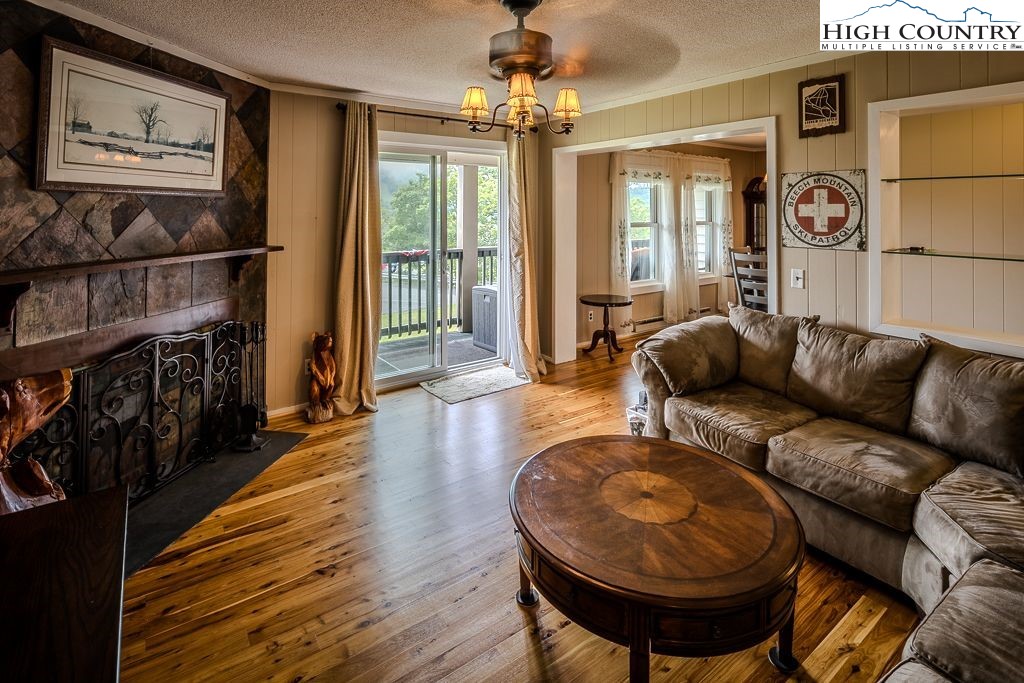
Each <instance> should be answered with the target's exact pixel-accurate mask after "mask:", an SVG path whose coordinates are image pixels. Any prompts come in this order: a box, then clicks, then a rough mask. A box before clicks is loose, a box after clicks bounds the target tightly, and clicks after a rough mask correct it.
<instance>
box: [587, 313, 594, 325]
mask: <svg viewBox="0 0 1024 683" xmlns="http://www.w3.org/2000/svg"><path fill="white" fill-rule="evenodd" d="M587 322H591V323H592V322H594V312H593V311H587Z"/></svg>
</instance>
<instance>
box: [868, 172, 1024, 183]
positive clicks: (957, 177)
mask: <svg viewBox="0 0 1024 683" xmlns="http://www.w3.org/2000/svg"><path fill="white" fill-rule="evenodd" d="M986 178H1016V179H1018V180H1024V173H990V174H986V175H936V176H916V177H910V178H882V182H883V183H906V182H911V181H916V180H984V179H986Z"/></svg>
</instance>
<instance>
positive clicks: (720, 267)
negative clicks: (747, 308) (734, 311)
mask: <svg viewBox="0 0 1024 683" xmlns="http://www.w3.org/2000/svg"><path fill="white" fill-rule="evenodd" d="M684 163H685V165H686V166H687V168H688V173H687V176H688V177H687V181H688V184H689V187H690V189H689V191H688V192H687V194H688V195H689V196H690V198H691V199H690V201H693V200H694V198H695V197H696V193H697V192H711V203H710V205H709V206H708V209H709V210H710V213H711V236H710V238H711V240H712V242H711V243H712V244H713V245H714V246H713V251H711V253H709V254H708V260H709V262H710V265H711V267H712V270H713V273H714V275H715V276H717V283H718V288H717V289H718V295H717V300H716V304H715V306H716V308H717V310H718V312H719V313H727V312H728V311H729V293H730V292H731V291H732V288H733V287H734V286H735V285H734V283H733V280H732V278H731V277H728V274H729V273H731V272H732V259H731V257H730V250H731V249H732V166H731V164H730V162H729V160H728V159H721V158H719V157H703V156H690V155H687V156H686V157H685V160H684ZM694 254H696V244H694Z"/></svg>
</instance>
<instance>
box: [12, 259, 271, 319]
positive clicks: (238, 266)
mask: <svg viewBox="0 0 1024 683" xmlns="http://www.w3.org/2000/svg"><path fill="white" fill-rule="evenodd" d="M274 251H284V247H282V246H278V245H272V244H265V245H259V246H254V247H239V248H235V249H208V250H204V251H192V252H183V253H180V254H162V255H157V256H136V257H132V258H119V259H106V260H101V261H82V262H80V263H68V264H65V265H59V266H43V267H41V268H26V269H23V270H5V271H0V326H2V327H10V326H11V323H12V322H13V319H14V310H15V308H17V305H18V298H19V297H20V296H21V295H22V294H24V293H25V292H27V291H28V290H29V288H31V287H32V283H33V282H40V281H44V280H60V279H64V278H70V277H76V276H79V275H90V274H92V273H107V272H110V271H113V270H133V269H135V268H150V267H154V266H166V265H171V264H175V263H189V262H192V261H212V260H215V259H224V260H226V261H227V262H228V264H229V267H230V274H231V279H232V280H234V281H237V280H238V276H239V273H240V272H241V270H242V267H243V266H245V264H246V263H247V262H249V261H250V260H252V258H253V257H254V256H257V255H259V254H269V253H270V252H274Z"/></svg>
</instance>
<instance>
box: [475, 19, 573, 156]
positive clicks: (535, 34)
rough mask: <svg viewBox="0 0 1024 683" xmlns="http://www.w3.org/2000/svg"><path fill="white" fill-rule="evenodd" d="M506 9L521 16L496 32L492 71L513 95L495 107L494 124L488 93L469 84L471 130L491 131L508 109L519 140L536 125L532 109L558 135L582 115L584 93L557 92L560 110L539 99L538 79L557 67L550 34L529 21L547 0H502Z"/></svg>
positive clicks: (545, 76) (493, 42) (569, 129)
mask: <svg viewBox="0 0 1024 683" xmlns="http://www.w3.org/2000/svg"><path fill="white" fill-rule="evenodd" d="M499 2H500V4H501V6H502V7H504V8H505V9H507V10H508V11H509V12H511V13H512V16H514V17H516V19H517V21H518V23H517V26H516V28H514V29H512V30H509V31H502V32H501V33H496V34H494V35H493V36H491V49H490V71H491V75H492V76H494V77H495V78H499V79H502V80H504V81H505V82H506V83H507V84H508V99H507V100H506V101H505V102H502V103H501V104H499V105H498V106H497V107H495V108H494V115H493V116H492V117H491V123H490V125H489V126H487V127H484V120H485V119H486V118H487V117H488V116H489V115H490V113H491V112H490V109H489V108H488V106H487V93H486V92H485V91H484V89H483V88H482V87H480V86H470V87H468V88H466V95H465V97H464V98H463V100H462V107H461V109H460V111H461V112H462V114H464V115H466V116H469V117H470V120H469V129H470V130H471V131H473V132H474V133H486V132H487V131H489V130H491V129H492V128H494V125H495V122H496V121H497V119H498V111H499V110H500V109H501V108H502V107H506V106H507V107H508V108H509V113H508V117H507V119H506V120H507V121H508V123H509V124H510V125H511V126H512V131H513V134H514V135H515V137H516V139H522V138H523V136H525V135H526V131H527V130H528V129H530V128H533V127H534V126H535V125H536V119H535V117H534V113H533V108H534V107H539V108H540V109H541V110H543V112H544V119H545V123H546V124H547V126H548V129H549V130H550V131H551V132H552V133H555V134H556V135H568V134H569V133H571V132H572V129H573V125H574V124H573V121H572V119H574V118H575V117H577V116H582V115H583V111H582V108H581V107H580V98H579V93H577V92H576V89H575V88H562V89H560V90H559V91H558V97H557V99H556V101H555V108H554V110H552V111H551V112H549V111H548V109H547V107H545V106H544V105H543V104H541V103H540V100H539V99H538V98H537V89H536V81H538V80H544V79H545V78H549V77H550V76H551V75H552V74H553V73H554V71H555V60H554V57H553V55H552V51H551V36H549V35H548V34H546V33H542V32H540V31H533V30H531V29H528V28H526V25H525V20H526V17H527V16H529V15H530V13H531V12H533V10H535V9H537V7H538V6H539V5H540V4H541V2H543V0H499ZM552 115H554V116H556V117H559V119H560V121H559V127H558V128H557V129H556V128H555V127H554V126H552V125H551V116H552Z"/></svg>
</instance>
